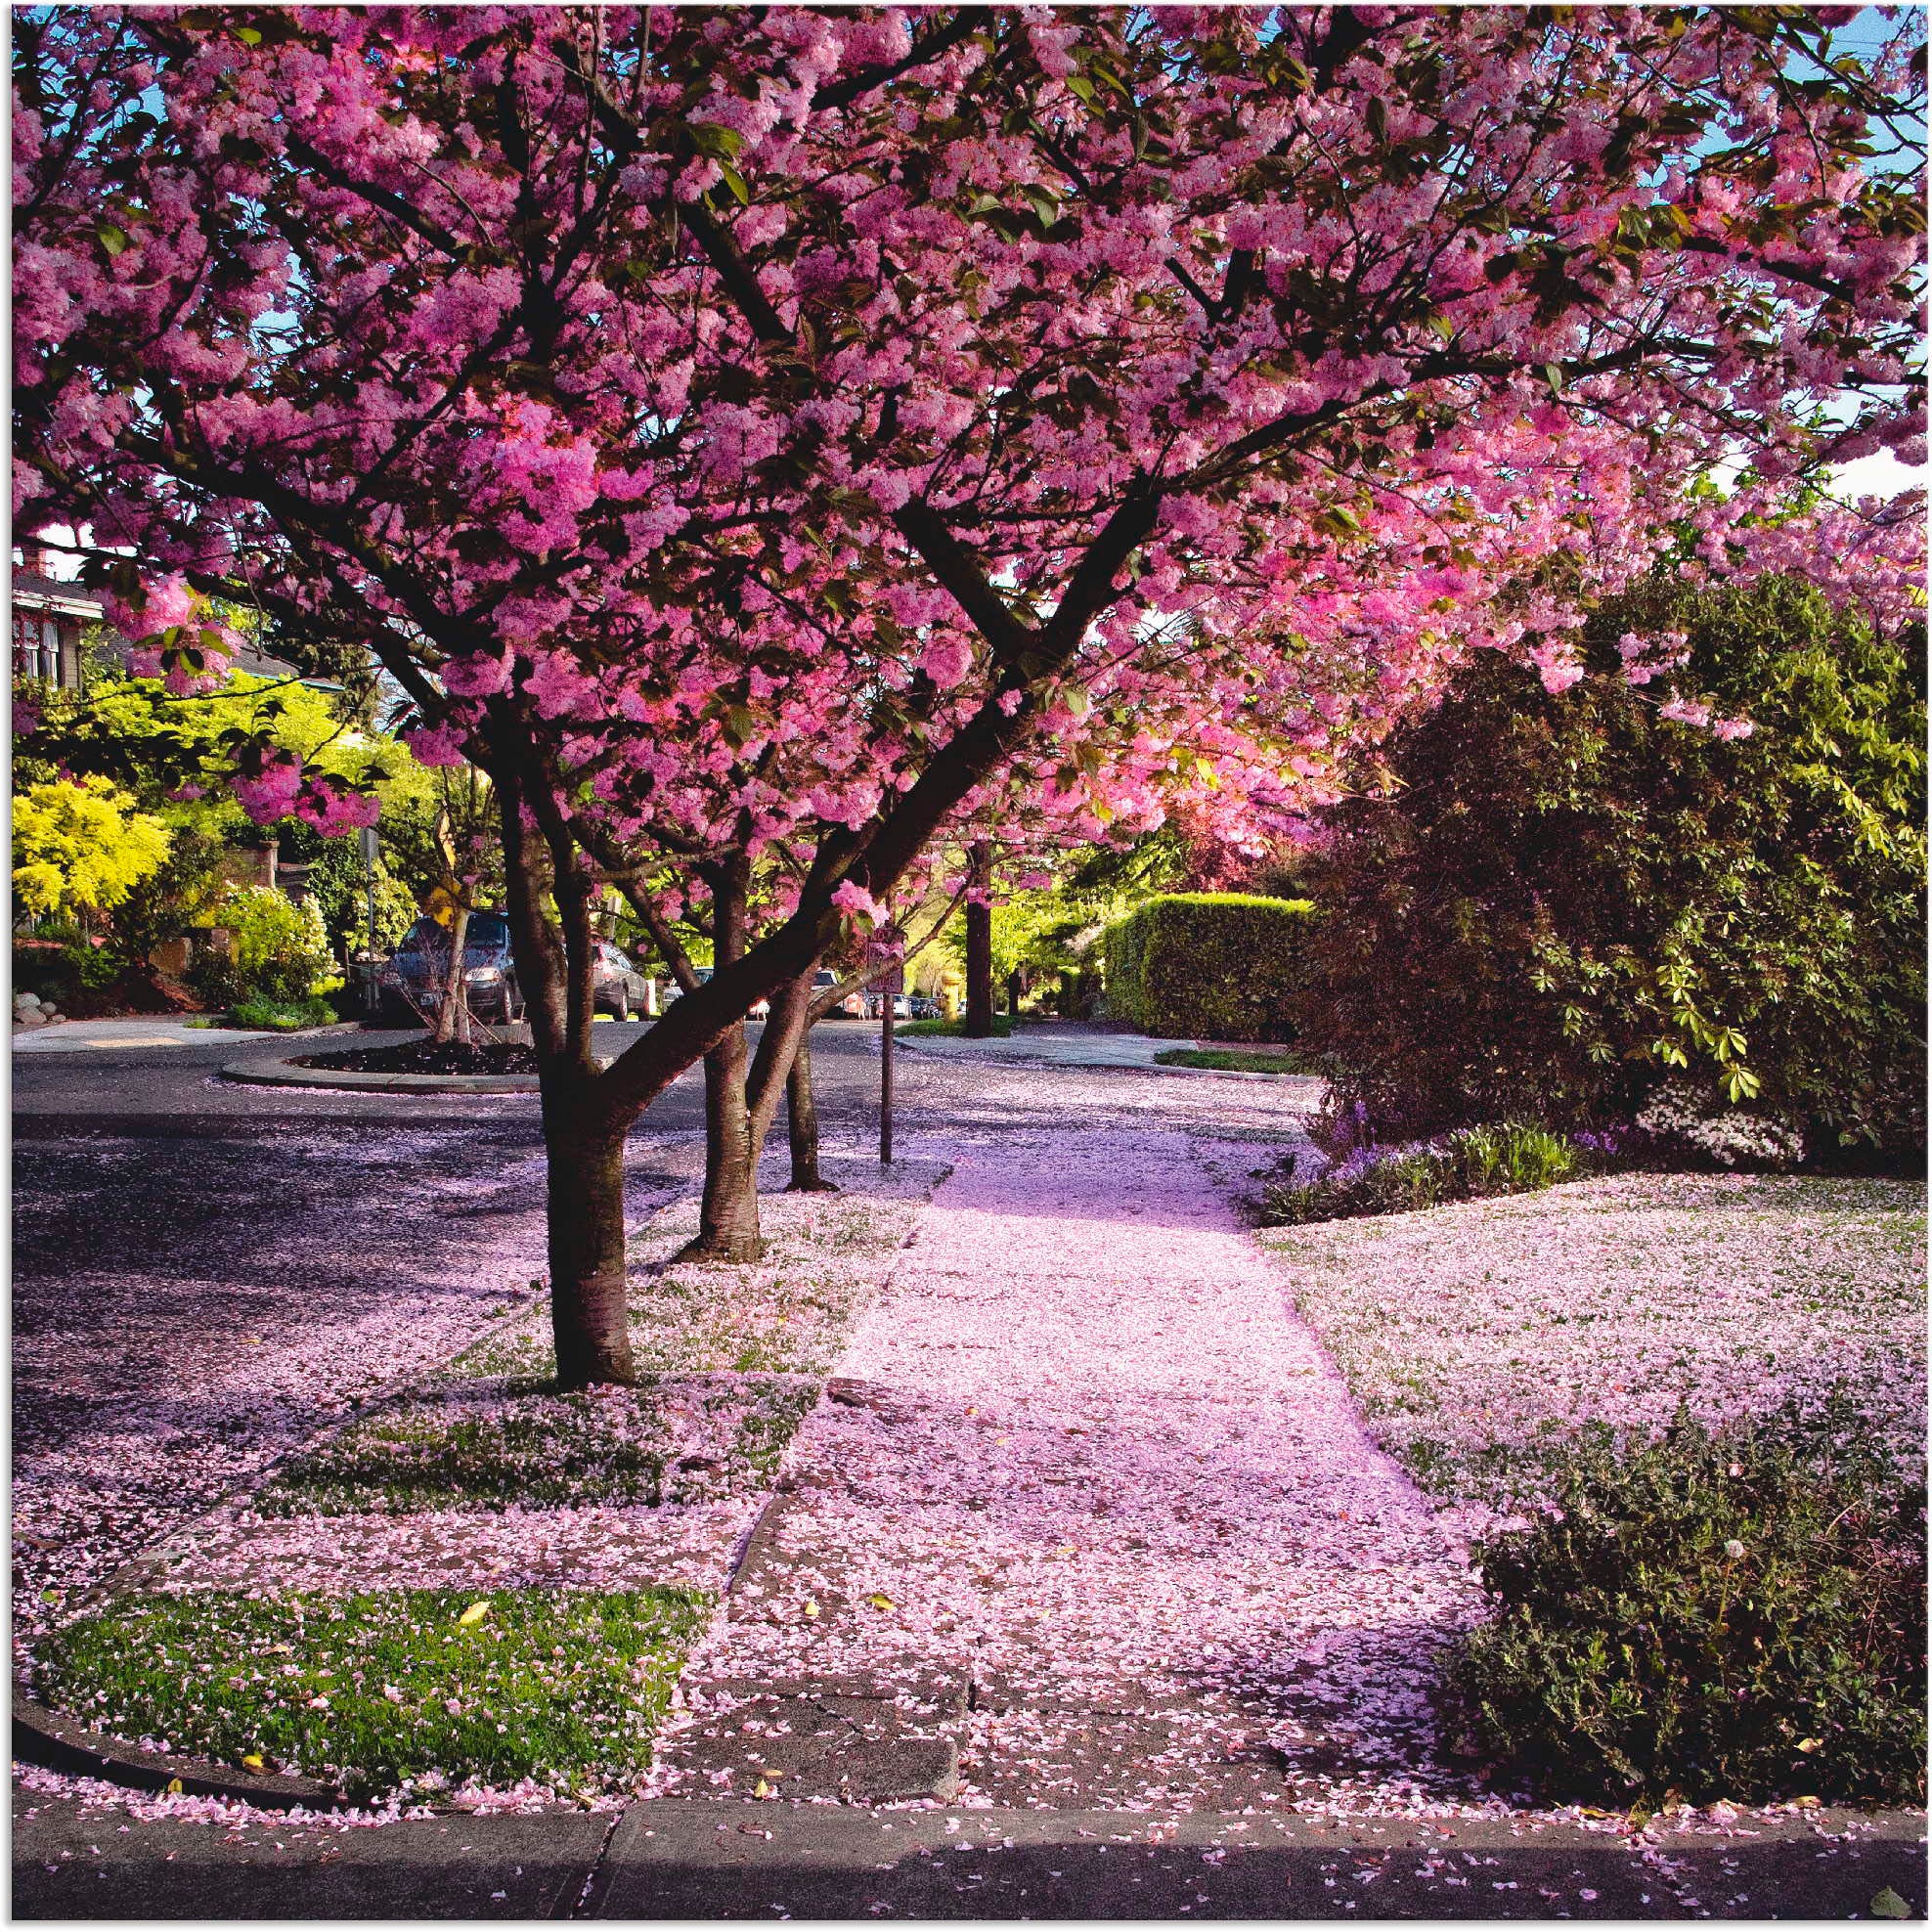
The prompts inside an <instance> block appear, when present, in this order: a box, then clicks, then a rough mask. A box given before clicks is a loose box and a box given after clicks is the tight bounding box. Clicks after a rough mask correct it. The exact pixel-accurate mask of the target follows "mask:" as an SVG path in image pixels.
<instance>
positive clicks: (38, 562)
mask: <svg viewBox="0 0 1932 1932" xmlns="http://www.w3.org/2000/svg"><path fill="white" fill-rule="evenodd" d="M19 555H20V559H21V560H20V562H19V563H18V564H17V565H16V566H15V568H14V584H13V603H14V612H13V615H14V676H15V677H16V678H17V679H20V678H27V679H32V680H34V681H37V682H41V683H47V684H55V685H58V686H59V687H60V688H61V689H62V690H69V691H71V690H78V689H79V688H80V685H81V681H82V675H83V674H82V668H81V666H82V660H81V647H80V646H81V638H82V637H83V635H84V634H85V633H86V632H87V631H88V630H89V629H91V628H92V627H93V626H94V625H97V624H99V623H100V622H101V619H102V605H101V599H100V598H99V597H98V596H96V595H94V593H92V592H90V591H87V590H84V589H82V587H81V586H80V585H78V584H68V583H63V582H61V581H59V580H58V579H56V578H55V577H54V576H52V575H51V574H50V572H49V568H48V556H47V552H46V550H45V549H43V548H42V547H41V546H40V545H38V544H22V546H21V548H20V551H19Z"/></svg>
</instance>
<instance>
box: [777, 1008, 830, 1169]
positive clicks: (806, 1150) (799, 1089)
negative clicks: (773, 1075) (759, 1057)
mask: <svg viewBox="0 0 1932 1932" xmlns="http://www.w3.org/2000/svg"><path fill="white" fill-rule="evenodd" d="M785 1124H786V1126H787V1127H788V1129H789V1130H790V1134H791V1143H792V1178H791V1184H790V1185H789V1186H788V1187H787V1188H786V1190H785V1191H786V1193H788V1194H836V1193H838V1191H839V1190H838V1187H837V1186H836V1184H835V1183H833V1182H831V1181H828V1180H827V1179H826V1178H825V1177H824V1175H823V1174H821V1173H820V1172H819V1171H818V1101H817V1098H816V1096H815V1095H814V1094H813V1093H812V1030H811V1029H810V1028H809V1027H808V1028H807V1029H806V1031H805V1032H803V1033H802V1034H801V1035H800V1036H799V1043H798V1050H797V1051H796V1052H795V1053H794V1054H793V1056H792V1070H791V1072H790V1073H789V1074H787V1075H786V1076H785Z"/></svg>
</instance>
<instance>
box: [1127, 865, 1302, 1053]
mask: <svg viewBox="0 0 1932 1932" xmlns="http://www.w3.org/2000/svg"><path fill="white" fill-rule="evenodd" d="M1314 911H1315V907H1314V902H1313V901H1312V900H1305V899H1258V898H1255V897H1254V896H1252V895H1251V894H1247V893H1169V894H1166V895H1164V896H1163V897H1162V898H1160V899H1151V900H1148V901H1147V902H1146V904H1144V905H1137V906H1136V907H1135V908H1134V909H1133V910H1132V911H1131V912H1129V913H1128V914H1127V916H1126V917H1125V918H1124V919H1117V920H1116V921H1115V922H1114V924H1113V925H1111V926H1109V927H1108V929H1107V933H1106V938H1105V942H1104V944H1105V947H1106V952H1105V958H1106V966H1107V1002H1108V1007H1109V1009H1110V1010H1111V1012H1112V1013H1113V1015H1114V1017H1115V1019H1117V1020H1121V1021H1124V1022H1125V1023H1126V1024H1127V1025H1128V1026H1130V1027H1133V1028H1135V1029H1137V1030H1138V1031H1139V1032H1143V1033H1152V1034H1154V1035H1155V1037H1157V1038H1159V1039H1207V1040H1287V1039H1292V1038H1293V1037H1294V1028H1293V1027H1292V1026H1291V1025H1290V1023H1289V1019H1288V998H1289V994H1290V993H1291V992H1293V991H1295V989H1296V988H1298V987H1299V985H1300V981H1301V947H1302V942H1303V938H1304V936H1305V934H1306V932H1307V927H1308V922H1309V920H1310V919H1311V918H1312V917H1313V916H1314Z"/></svg>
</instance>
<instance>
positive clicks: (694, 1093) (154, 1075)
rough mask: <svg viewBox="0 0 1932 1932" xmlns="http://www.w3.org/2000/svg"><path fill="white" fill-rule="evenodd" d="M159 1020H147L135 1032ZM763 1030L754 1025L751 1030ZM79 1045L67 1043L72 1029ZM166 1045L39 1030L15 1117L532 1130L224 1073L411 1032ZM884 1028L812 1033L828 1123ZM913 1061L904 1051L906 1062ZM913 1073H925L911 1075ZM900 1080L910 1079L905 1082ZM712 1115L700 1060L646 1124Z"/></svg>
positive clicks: (239, 1130) (373, 1096)
mask: <svg viewBox="0 0 1932 1932" xmlns="http://www.w3.org/2000/svg"><path fill="white" fill-rule="evenodd" d="M161 1031H162V1030H161V1029H159V1028H153V1027H143V1028H140V1029H138V1030H137V1036H143V1035H145V1036H150V1037H153V1036H154V1035H156V1034H157V1033H159V1032H161ZM644 1031H645V1028H644V1026H643V1024H640V1023H636V1022H633V1023H631V1024H628V1025H620V1024H618V1023H617V1022H616V1021H608V1020H605V1021H599V1022H598V1024H597V1030H596V1044H597V1050H598V1051H599V1052H601V1053H618V1052H621V1051H622V1050H623V1049H624V1048H625V1047H627V1046H629V1045H630V1044H631V1042H632V1041H633V1040H635V1039H637V1038H638V1037H639V1036H640V1035H641V1034H642V1033H643V1032H644ZM752 1032H753V1035H754V1038H755V1037H756V1033H757V1029H756V1028H754V1029H753V1030H752ZM64 1034H66V1030H65V1029H58V1030H55V1031H54V1032H47V1033H40V1034H35V1035H31V1036H30V1038H31V1040H32V1047H31V1050H30V1051H27V1052H17V1053H15V1054H13V1055H12V1056H11V1059H12V1074H13V1078H12V1089H13V1120H14V1132H15V1135H16V1137H17V1138H27V1139H31V1138H36V1137H40V1136H44V1135H47V1134H55V1135H61V1134H67V1133H73V1132H90V1131H91V1132H97V1133H98V1132H118V1133H137V1134H139V1133H155V1132H159V1133H163V1134H183V1133H200V1134H217V1135H223V1134H248V1133H251V1132H255V1131H261V1130H268V1129H276V1128H285V1127H291V1126H321V1125H325V1124H328V1123H330V1122H339V1123H341V1124H344V1125H357V1124H363V1125H386V1126H401V1125H408V1126H432V1125H470V1124H474V1123H476V1122H479V1121H484V1120H487V1121H489V1122H490V1123H492V1124H493V1125H496V1126H498V1127H500V1128H502V1129H504V1130H505V1131H513V1129H514V1128H515V1126H516V1125H517V1124H518V1123H521V1124H522V1125H523V1126H524V1127H525V1128H526V1129H527V1131H528V1133H529V1135H530V1136H531V1137H532V1138H533V1139H534V1138H535V1136H536V1133H537V1098H536V1096H535V1095H534V1094H496V1095H485V1096H478V1095H475V1094H378V1093H369V1094H363V1093H329V1092H325V1091H323V1090H322V1089H320V1088H313V1089H311V1088H297V1087H286V1088H267V1089H264V1088H259V1087H247V1086H241V1085H239V1084H237V1083H235V1082H233V1081H228V1080H224V1079H222V1078H221V1070H222V1068H223V1067H224V1066H226V1065H227V1064H229V1063H230V1062H231V1061H269V1060H279V1059H282V1058H285V1056H287V1055H289V1054H291V1053H294V1052H298V1051H307V1052H328V1051H329V1050H330V1048H331V1047H332V1048H336V1049H338V1050H346V1049H347V1048H348V1047H349V1046H351V1045H357V1046H364V1045H370V1046H375V1045H381V1044H383V1043H384V1042H385V1041H389V1040H402V1039H408V1038H411V1037H413V1035H412V1034H410V1033H408V1032H377V1031H373V1030H371V1031H368V1032H357V1033H352V1034H346V1035H336V1036H332V1037H329V1038H324V1039H314V1038H311V1039H305V1040H301V1041H295V1042H291V1041H290V1040H289V1039H288V1038H286V1037H285V1036H280V1037H278V1036H268V1037H263V1036H261V1035H247V1036H238V1035H235V1034H226V1035H210V1036H207V1037H205V1038H204V1037H203V1036H201V1035H199V1034H197V1033H194V1032H182V1033H180V1034H179V1035H178V1037H179V1042H180V1043H179V1044H170V1045H167V1046H157V1045H150V1046H142V1045H134V1046H126V1047H123V1046H118V1045H114V1046H104V1045H101V1044H97V1043H96V1042H95V1041H94V1040H92V1039H89V1038H86V1037H85V1036H84V1035H82V1034H81V1033H80V1032H75V1033H73V1034H66V1037H67V1038H70V1039H71V1040H72V1045H71V1047H70V1048H68V1049H66V1050H63V1047H62V1040H63V1035H64ZM876 1038H877V1029H876V1028H875V1027H871V1026H867V1025H865V1024H864V1023H863V1022H860V1021H846V1022H843V1023H841V1022H833V1021H826V1022H825V1023H824V1024H822V1025H820V1026H819V1027H817V1028H816V1029H815V1030H814V1031H813V1032H812V1065H813V1068H814V1072H815V1085H816V1088H817V1092H818V1097H819V1099H818V1104H819V1110H820V1113H821V1116H822V1117H823V1119H824V1121H825V1125H826V1127H827V1128H828V1129H829V1130H831V1131H835V1132H836V1131H845V1132H853V1133H856V1132H859V1131H862V1130H863V1125H864V1116H865V1114H866V1110H867V1109H876V1105H877V1093H878V1080H879V1062H878V1053H877V1048H876V1044H875V1042H876ZM904 1064H905V1063H904V1062H901V1066H903V1065H904ZM909 1077H910V1078H912V1079H913V1080H915V1081H916V1078H917V1076H916V1074H914V1075H911V1076H909ZM901 1085H903V1082H901ZM703 1125H704V1081H703V1076H702V1074H701V1073H700V1071H699V1070H698V1069H696V1068H692V1069H691V1070H690V1071H689V1072H687V1073H685V1074H684V1075H682V1076H681V1077H680V1078H679V1079H678V1080H677V1081H676V1082H675V1083H674V1084H673V1085H672V1086H671V1087H670V1089H669V1090H668V1091H666V1092H665V1093H664V1094H662V1095H661V1096H660V1097H659V1098H658V1100H657V1101H656V1102H655V1103H654V1104H653V1105H652V1107H651V1108H650V1110H649V1112H648V1113H647V1114H646V1116H645V1117H644V1119H643V1120H642V1121H641V1122H640V1123H639V1126H638V1129H637V1131H638V1132H639V1133H640V1134H643V1135H645V1136H648V1135H650V1134H652V1133H665V1134H676V1133H685V1132H691V1131H695V1130H697V1129H699V1128H701V1127H702V1126H703Z"/></svg>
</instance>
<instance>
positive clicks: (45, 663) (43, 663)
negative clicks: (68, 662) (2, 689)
mask: <svg viewBox="0 0 1932 1932" xmlns="http://www.w3.org/2000/svg"><path fill="white" fill-rule="evenodd" d="M14 676H15V677H16V678H39V679H43V680H45V681H46V682H48V683H50V684H58V683H60V682H61V681H62V678H61V627H60V624H59V622H58V620H56V619H54V618H52V617H43V616H41V615H40V614H39V613H38V612H37V611H30V610H17V611H15V612H14Z"/></svg>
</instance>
